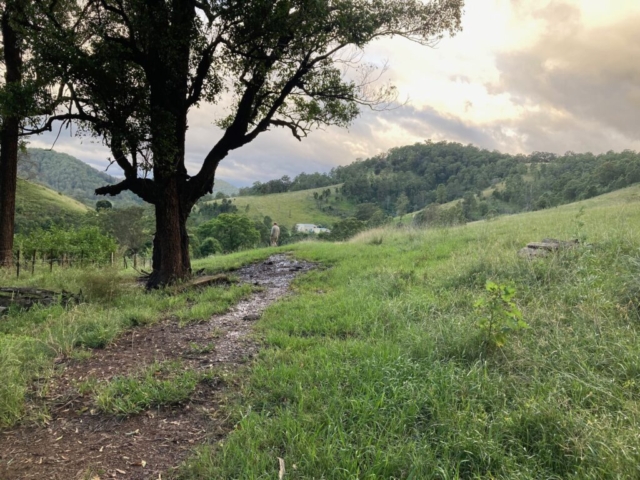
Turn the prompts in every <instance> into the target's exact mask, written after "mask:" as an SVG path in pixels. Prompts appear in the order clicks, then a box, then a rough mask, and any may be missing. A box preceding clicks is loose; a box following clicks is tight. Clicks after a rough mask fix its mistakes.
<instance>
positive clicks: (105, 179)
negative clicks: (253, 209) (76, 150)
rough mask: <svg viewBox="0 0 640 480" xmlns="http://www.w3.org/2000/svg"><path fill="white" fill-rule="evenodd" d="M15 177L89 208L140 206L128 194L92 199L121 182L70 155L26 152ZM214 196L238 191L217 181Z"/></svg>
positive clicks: (38, 151) (32, 150) (139, 200)
mask: <svg viewBox="0 0 640 480" xmlns="http://www.w3.org/2000/svg"><path fill="white" fill-rule="evenodd" d="M18 175H19V176H20V177H21V178H24V179H26V180H29V181H32V182H37V183H40V184H42V185H45V186H47V187H49V188H52V189H53V190H56V191H58V192H62V193H63V194H65V195H67V196H70V197H73V198H75V199H76V200H78V201H80V202H82V203H84V204H86V205H89V206H91V207H93V206H94V205H95V203H96V202H97V201H98V200H101V199H104V198H107V199H108V200H109V201H111V202H112V203H114V204H115V205H118V206H126V205H133V204H141V203H143V202H142V200H141V199H140V198H138V196H136V195H134V194H133V193H131V192H123V193H121V194H120V195H118V196H116V197H102V196H97V195H95V194H94V193H93V192H94V191H95V189H96V188H99V187H103V186H105V185H113V184H114V183H118V182H119V181H120V179H119V178H116V177H112V176H111V175H109V174H107V173H105V172H100V171H98V170H96V169H95V168H93V167H91V166H90V165H88V164H86V163H84V162H83V161H81V160H78V159H77V158H75V157H72V156H71V155H67V154H66V153H60V152H55V151H53V150H43V149H40V148H29V149H28V150H27V154H26V155H23V156H22V157H21V158H20V161H19V164H18ZM217 192H223V193H224V194H226V195H234V194H236V193H238V188H236V187H234V186H233V185H231V184H229V183H227V182H225V181H224V180H216V182H215V187H214V190H213V193H214V195H215V194H216V193H217Z"/></svg>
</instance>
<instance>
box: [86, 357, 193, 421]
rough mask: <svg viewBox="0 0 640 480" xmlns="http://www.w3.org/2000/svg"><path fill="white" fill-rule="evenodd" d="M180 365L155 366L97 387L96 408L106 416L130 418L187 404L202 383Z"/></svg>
mask: <svg viewBox="0 0 640 480" xmlns="http://www.w3.org/2000/svg"><path fill="white" fill-rule="evenodd" d="M201 377H202V376H201V375H198V374H197V373H196V372H194V371H192V370H185V369H183V368H182V366H181V364H180V363H156V364H153V365H151V366H149V367H147V368H146V369H145V370H144V371H143V372H141V373H140V374H139V375H134V376H130V377H116V378H114V379H112V380H111V381H110V382H109V383H107V384H105V385H102V386H99V387H97V391H96V394H95V398H96V405H97V406H98V408H99V409H100V410H101V411H102V412H104V413H108V414H113V415H132V414H137V413H140V412H143V411H145V410H147V409H148V408H151V407H161V406H168V405H176V404H178V403H181V402H184V401H186V400H188V398H189V397H190V395H191V394H192V393H193V391H194V390H195V388H196V385H197V384H198V382H199V381H200V380H201V379H202V378H201Z"/></svg>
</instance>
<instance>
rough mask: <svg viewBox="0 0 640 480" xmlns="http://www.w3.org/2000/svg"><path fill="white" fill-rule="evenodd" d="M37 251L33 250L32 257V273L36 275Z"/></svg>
mask: <svg viewBox="0 0 640 480" xmlns="http://www.w3.org/2000/svg"><path fill="white" fill-rule="evenodd" d="M36 257H37V255H36V251H35V250H34V251H33V258H32V259H31V275H35V273H36Z"/></svg>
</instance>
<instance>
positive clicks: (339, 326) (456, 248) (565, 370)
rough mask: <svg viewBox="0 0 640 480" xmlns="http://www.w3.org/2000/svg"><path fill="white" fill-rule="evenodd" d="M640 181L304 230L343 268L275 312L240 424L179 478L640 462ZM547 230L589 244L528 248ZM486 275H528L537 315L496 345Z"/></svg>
mask: <svg viewBox="0 0 640 480" xmlns="http://www.w3.org/2000/svg"><path fill="white" fill-rule="evenodd" d="M638 190H639V189H638V187H634V188H632V189H628V190H627V191H623V192H616V193H614V194H612V195H609V196H605V197H602V198H600V199H591V200H589V201H587V202H582V204H577V205H570V206H566V207H562V208H557V209H553V210H549V211H541V212H535V213H530V214H523V215H517V216H512V217H503V218H498V219H495V220H492V221H490V222H478V223H475V224H471V225H467V226H462V227H455V228H449V229H435V230H415V229H411V228H396V227H391V228H386V229H377V230H375V231H370V232H364V233H361V234H360V235H358V236H357V237H356V238H354V239H352V240H350V241H349V242H347V243H343V244H339V245H336V244H322V243H313V244H302V245H296V246H295V247H294V248H295V250H296V254H297V255H299V256H301V257H305V258H307V259H310V260H314V261H319V262H322V263H324V264H325V265H328V266H331V267H332V268H331V269H328V270H323V271H315V272H311V273H310V274H308V275H306V276H305V277H304V278H302V279H300V280H299V281H298V282H297V283H296V289H297V291H298V293H299V295H297V296H295V297H292V298H290V299H288V300H287V301H285V302H280V303H278V304H276V305H275V306H273V307H271V308H270V309H268V310H267V312H265V314H264V316H263V320H262V322H261V323H260V324H259V326H260V328H261V330H262V334H263V335H264V336H265V337H266V338H267V341H268V345H269V347H268V349H266V350H264V351H263V353H262V354H261V356H260V359H259V361H258V362H257V363H256V364H255V365H254V367H253V372H252V374H251V375H250V377H249V378H248V380H247V382H246V387H245V389H244V390H243V392H242V395H241V397H240V398H241V400H239V401H238V403H237V404H236V405H234V406H233V411H234V412H237V414H236V417H235V418H236V421H237V422H238V428H237V429H235V430H234V432H233V433H232V434H231V435H230V436H229V438H228V439H227V440H226V441H225V442H224V443H223V444H220V445H215V446H207V447H202V448H201V449H200V450H199V451H198V452H197V453H196V454H195V455H194V456H193V457H192V458H191V459H190V460H189V461H188V462H187V463H186V464H185V465H184V467H183V469H182V471H181V473H180V478H182V479H189V480H192V479H205V478H206V479H227V478H250V479H258V478H276V477H277V475H278V462H277V461H275V460H274V459H276V458H277V457H280V458H283V459H284V461H285V464H286V465H287V475H288V476H290V478H300V479H302V478H332V479H353V478H371V479H373V478H385V479H386V478H406V479H431V478H433V479H446V478H452V479H454V478H502V479H518V478H522V479H525V478H526V479H529V478H575V479H603V478H612V479H614V478H615V479H619V478H637V477H638V476H639V475H640V472H639V470H638V465H640V440H639V438H638V435H637V431H638V424H640V387H639V385H640V381H639V378H640V377H639V376H638V375H640V335H639V334H640V317H639V315H638V309H637V298H638V297H637V292H638V280H637V279H638V278H639V276H640V268H639V265H640V208H638V206H639V204H638V202H639V201H640V198H639V197H638V195H637V193H638ZM545 237H554V238H560V239H571V238H581V239H584V243H583V244H582V245H581V246H580V247H579V248H576V249H573V250H566V251H562V252H559V253H557V254H554V255H550V256H549V257H546V258H542V259H536V260H531V261H530V260H526V259H523V258H520V257H519V256H518V255H517V251H518V250H519V249H520V248H521V247H523V246H524V245H525V244H526V243H527V242H530V241H539V240H541V239H542V238H545ZM487 281H492V282H495V283H496V284H498V285H512V286H513V288H514V289H515V291H516V294H515V296H514V297H513V301H514V302H515V304H516V305H517V308H518V309H519V310H520V311H521V312H522V315H523V319H524V321H526V323H527V324H528V325H529V328H527V329H521V330H519V331H512V332H509V333H507V334H506V335H505V341H504V345H503V346H502V347H495V346H494V348H491V349H487V348H486V343H485V332H483V330H482V329H481V328H480V327H479V325H478V321H479V319H480V318H479V317H480V315H479V313H478V309H477V308H474V304H475V303H476V301H477V300H478V299H481V298H484V297H485V296H486V284H487ZM247 458H251V461H250V462H248V461H247Z"/></svg>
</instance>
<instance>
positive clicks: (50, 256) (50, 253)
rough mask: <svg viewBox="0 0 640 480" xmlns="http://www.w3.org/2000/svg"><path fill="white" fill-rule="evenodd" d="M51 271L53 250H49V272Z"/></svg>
mask: <svg viewBox="0 0 640 480" xmlns="http://www.w3.org/2000/svg"><path fill="white" fill-rule="evenodd" d="M52 272H53V250H51V251H50V252H49V273H52Z"/></svg>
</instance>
